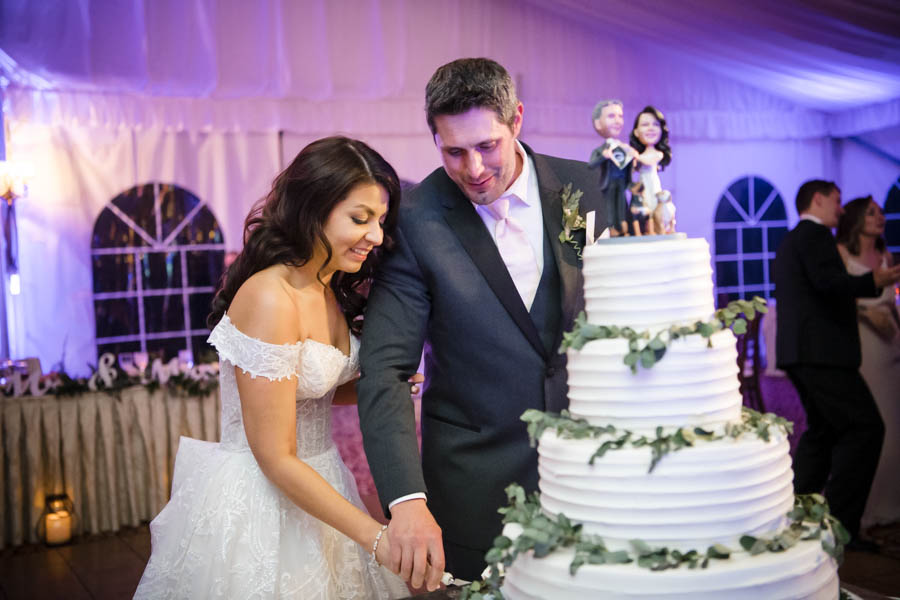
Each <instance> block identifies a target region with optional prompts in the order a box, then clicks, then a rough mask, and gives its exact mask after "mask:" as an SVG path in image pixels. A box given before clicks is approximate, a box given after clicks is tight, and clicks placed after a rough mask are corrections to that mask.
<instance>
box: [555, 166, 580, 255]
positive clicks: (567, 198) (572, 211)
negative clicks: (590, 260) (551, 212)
mask: <svg viewBox="0 0 900 600" xmlns="http://www.w3.org/2000/svg"><path fill="white" fill-rule="evenodd" d="M583 195H584V194H583V193H582V192H581V190H575V191H574V192H573V191H572V184H571V183H567V184H566V185H565V186H563V189H562V192H560V199H561V200H562V213H563V214H562V227H563V230H562V231H561V232H560V233H559V241H560V242H562V243H563V244H572V247H574V248H575V252H577V253H578V258H581V246H580V245H579V243H578V241H577V240H576V239H575V238H574V237H572V232H573V231H577V230H579V229H582V230H583V229H584V228H585V221H584V217H582V216H581V215H580V214H578V201H579V200H581V197H582V196H583Z"/></svg>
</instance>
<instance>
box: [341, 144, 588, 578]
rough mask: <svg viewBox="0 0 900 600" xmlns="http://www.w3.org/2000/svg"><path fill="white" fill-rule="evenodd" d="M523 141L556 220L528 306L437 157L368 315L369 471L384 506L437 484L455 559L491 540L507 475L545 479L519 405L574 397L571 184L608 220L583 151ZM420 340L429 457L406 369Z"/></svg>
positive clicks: (576, 283)
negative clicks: (567, 347) (562, 152)
mask: <svg viewBox="0 0 900 600" xmlns="http://www.w3.org/2000/svg"><path fill="white" fill-rule="evenodd" d="M525 148H526V152H527V153H528V155H529V156H530V157H531V158H532V159H533V161H534V166H535V171H536V173H537V179H538V185H539V188H540V195H541V204H542V209H543V217H544V228H545V236H544V238H545V240H544V272H543V276H542V280H541V285H540V287H539V290H538V294H537V297H536V299H535V303H534V306H533V307H532V310H531V313H529V311H528V310H527V309H526V308H525V305H524V303H523V302H522V300H521V298H520V296H519V294H518V292H517V291H516V287H515V285H514V284H513V281H512V279H511V277H510V275H509V272H508V271H507V269H506V266H505V264H504V263H503V259H502V258H501V257H500V254H499V252H498V250H497V247H496V245H495V243H494V241H493V240H492V238H491V235H490V233H489V232H488V230H487V227H485V224H484V223H483V222H482V220H481V218H480V217H479V216H478V213H477V212H476V211H475V209H474V207H473V206H472V204H471V202H470V201H469V200H468V199H467V198H466V197H465V196H464V195H463V194H462V192H461V191H460V190H459V188H458V187H457V185H456V184H455V183H453V181H452V180H451V179H450V178H449V177H448V176H447V175H446V173H445V172H444V170H443V168H440V169H437V170H435V171H434V172H433V173H431V174H430V175H429V176H428V177H427V178H426V179H425V180H424V181H423V182H422V183H421V184H419V185H418V186H415V187H414V188H412V189H410V190H408V191H407V192H405V193H404V197H403V200H402V202H401V205H400V214H399V221H398V228H397V231H396V233H395V234H394V236H393V237H394V241H395V247H394V249H393V251H391V252H387V253H386V257H385V262H384V263H383V264H382V268H381V269H380V271H379V274H378V275H377V277H376V281H375V283H374V285H373V289H372V293H371V295H370V297H369V302H368V307H367V310H366V314H365V323H364V326H363V337H362V347H361V352H360V363H361V370H362V375H361V378H360V380H359V385H358V392H359V415H360V425H361V427H362V432H363V440H364V445H365V449H366V455H367V457H368V460H369V464H370V466H371V470H372V475H373V478H374V480H375V484H376V486H377V488H378V493H379V496H380V498H381V501H382V504H383V506H384V509H385V511H386V512H387V510H388V509H387V504H388V503H389V502H391V501H392V500H394V499H396V498H399V497H401V496H404V495H407V494H410V493H414V492H426V493H427V496H428V508H429V509H430V510H431V512H432V514H433V515H434V516H435V518H436V520H437V522H438V524H439V525H440V526H441V529H442V530H443V536H444V540H445V542H447V543H448V544H447V545H446V546H445V551H446V552H447V559H448V565H450V564H454V562H453V560H454V557H453V555H452V554H453V546H459V547H462V548H466V549H471V550H476V551H479V552H483V551H485V550H487V549H488V548H490V546H491V544H492V542H493V538H494V537H495V536H496V535H498V534H499V532H500V529H501V524H500V515H498V514H497V509H498V508H499V507H501V506H505V505H506V496H505V493H504V488H505V487H506V486H507V485H509V484H510V483H513V482H517V483H520V484H522V485H523V486H525V488H526V489H528V490H535V489H537V480H538V476H537V454H536V451H535V450H534V449H532V448H530V447H529V444H528V437H527V434H526V428H525V424H524V423H523V422H522V421H521V420H520V419H519V417H520V416H521V415H522V413H523V412H524V411H525V410H526V409H529V408H536V409H540V410H550V411H559V410H561V409H563V408H565V407H566V406H567V405H568V400H567V398H566V390H567V385H566V371H565V364H566V362H565V355H562V354H559V353H558V348H559V343H560V341H561V338H562V333H563V331H566V330H568V329H571V327H572V322H573V320H574V317H575V316H577V314H578V312H579V311H580V310H582V308H583V305H584V300H583V295H582V278H581V271H580V259H579V258H578V256H577V253H576V250H575V249H574V247H573V246H572V245H570V244H563V243H561V242H560V241H559V239H558V236H559V233H560V231H561V230H562V204H561V199H560V191H561V189H562V188H563V186H564V185H565V184H567V183H572V189H573V190H578V189H580V190H582V191H583V192H584V194H585V195H584V196H583V197H582V199H581V213H582V214H585V212H586V211H588V210H596V211H597V219H598V222H597V227H596V231H598V232H599V231H602V230H603V228H604V227H606V223H605V222H604V217H603V215H605V211H604V210H602V208H601V206H600V205H599V204H600V199H599V193H598V192H597V189H596V175H595V173H592V172H590V171H589V170H588V167H587V165H586V164H585V163H583V162H578V161H572V160H564V159H559V158H554V157H550V156H544V155H540V154H534V153H533V152H532V151H531V149H530V148H528V147H527V146H526V147H525ZM579 233H583V232H579ZM582 239H583V237H582ZM423 344H424V347H425V373H426V377H427V384H426V386H425V388H424V391H423V395H422V449H421V463H420V460H419V448H418V446H417V442H416V433H415V420H414V415H413V405H412V402H410V399H409V386H408V384H407V383H406V380H407V378H408V377H409V376H410V375H412V374H413V373H415V372H416V369H417V367H418V364H419V358H420V354H421V351H422V348H423ZM461 562H462V561H458V562H457V563H456V564H460V563H461ZM454 568H457V569H459V567H454ZM454 574H455V575H457V576H462V577H465V575H468V576H469V577H473V576H475V575H477V573H475V574H473V573H471V572H469V573H466V574H465V575H464V574H463V572H454Z"/></svg>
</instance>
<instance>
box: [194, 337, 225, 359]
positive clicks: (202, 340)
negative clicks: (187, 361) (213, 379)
mask: <svg viewBox="0 0 900 600" xmlns="http://www.w3.org/2000/svg"><path fill="white" fill-rule="evenodd" d="M208 337H209V336H207V335H195V336H194V337H193V338H191V344H193V346H194V348H193V349H194V363H195V364H198V363H211V362H216V361H217V360H219V355H218V354H216V349H215V348H213V347H212V346H211V345H210V344H208V343H206V338H208Z"/></svg>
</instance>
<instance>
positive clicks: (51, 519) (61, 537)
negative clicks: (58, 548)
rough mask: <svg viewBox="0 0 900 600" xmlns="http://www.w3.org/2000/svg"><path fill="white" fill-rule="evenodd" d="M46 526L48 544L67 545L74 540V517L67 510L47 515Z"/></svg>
mask: <svg viewBox="0 0 900 600" xmlns="http://www.w3.org/2000/svg"><path fill="white" fill-rule="evenodd" d="M44 525H45V526H46V530H47V544H49V545H51V546H55V545H57V544H65V543H66V542H68V541H69V540H70V539H72V516H71V515H70V514H69V511H67V510H61V511H58V512H52V513H47V517H46V520H45V521H44Z"/></svg>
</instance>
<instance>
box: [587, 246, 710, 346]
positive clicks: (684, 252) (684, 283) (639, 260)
mask: <svg viewBox="0 0 900 600" xmlns="http://www.w3.org/2000/svg"><path fill="white" fill-rule="evenodd" d="M582 255H583V258H584V264H583V268H582V271H583V273H584V301H585V311H586V312H587V318H588V321H589V322H590V323H594V324H597V325H617V326H619V327H631V328H633V329H636V330H638V331H642V330H644V329H649V330H651V331H654V330H659V329H663V328H667V327H669V326H671V325H674V324H690V323H694V322H696V321H701V320H706V319H708V318H709V317H710V316H711V315H712V314H713V313H714V312H715V307H714V305H713V292H712V269H711V268H710V259H709V244H708V243H707V242H706V240H705V239H703V238H696V239H688V238H687V237H686V236H684V234H674V235H665V236H644V237H632V238H613V239H609V240H599V241H597V242H596V243H594V244H592V245H590V246H587V247H585V248H584V250H583V252H582Z"/></svg>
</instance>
